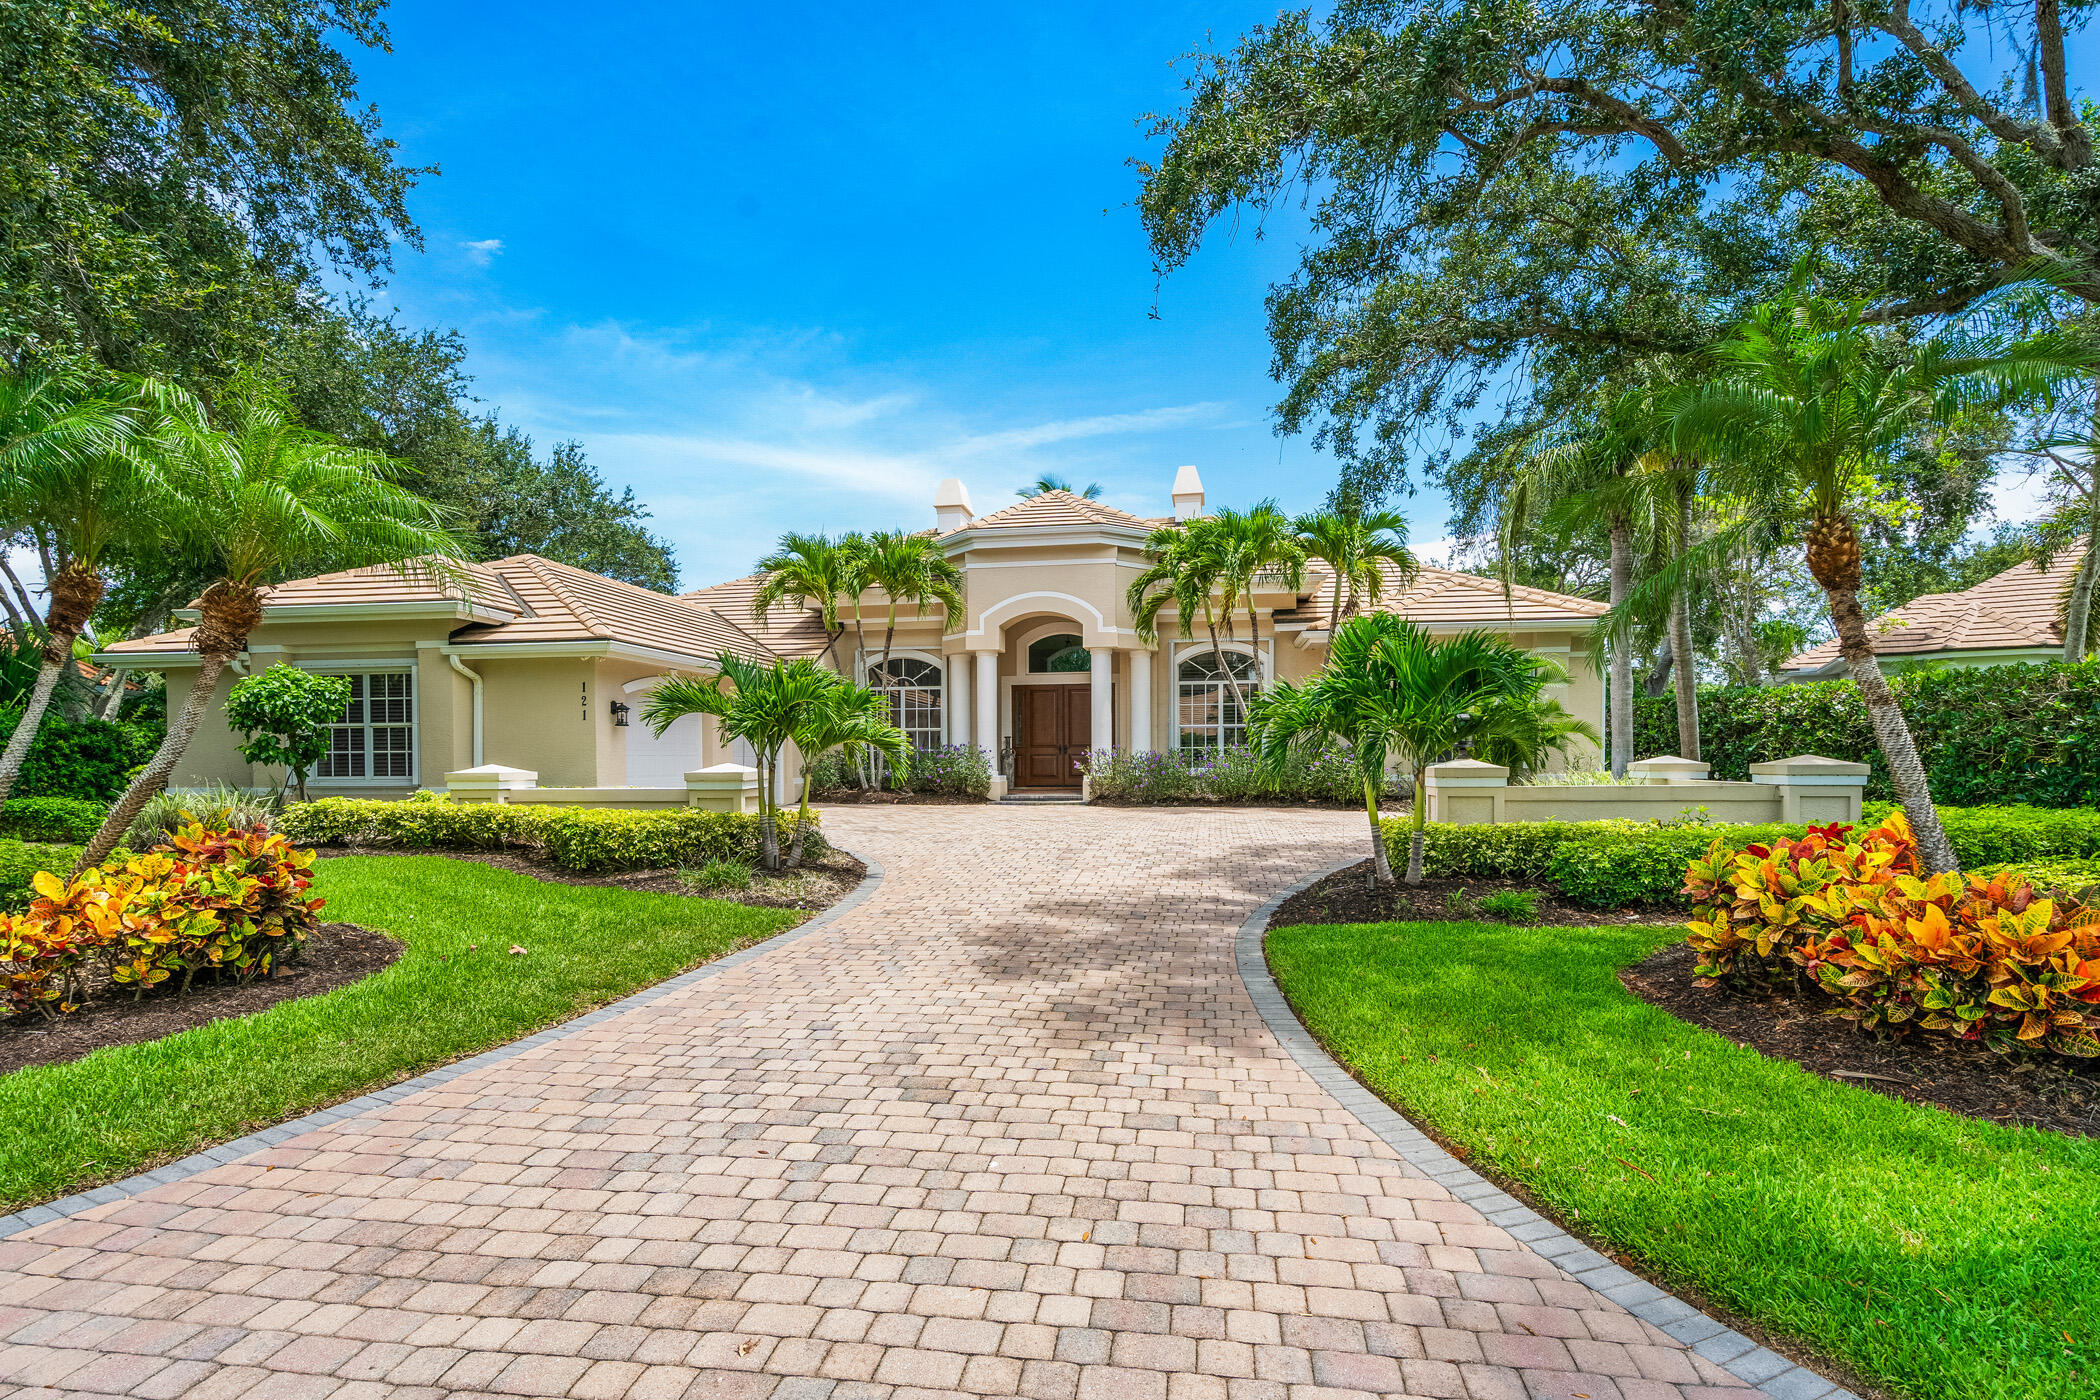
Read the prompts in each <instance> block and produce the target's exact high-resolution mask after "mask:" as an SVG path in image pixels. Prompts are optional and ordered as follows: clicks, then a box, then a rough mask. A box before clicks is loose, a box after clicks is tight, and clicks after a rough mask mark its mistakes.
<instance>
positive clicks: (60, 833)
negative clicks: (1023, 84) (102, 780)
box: [0, 797, 109, 845]
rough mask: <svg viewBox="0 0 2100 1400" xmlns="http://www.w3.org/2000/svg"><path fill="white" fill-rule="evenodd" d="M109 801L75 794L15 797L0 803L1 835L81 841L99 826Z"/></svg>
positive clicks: (79, 843)
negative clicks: (93, 800)
mask: <svg viewBox="0 0 2100 1400" xmlns="http://www.w3.org/2000/svg"><path fill="white" fill-rule="evenodd" d="M108 815H109V804H107V803H104V802H89V801H86V800H84V799H82V798H78V797H14V798H9V799H8V800H7V802H5V803H4V804H0V837H9V838H12V839H14V840H16V841H58V842H70V843H72V844H74V845H81V844H84V843H85V842H86V841H87V839H88V838H89V837H90V836H93V835H94V834H95V833H96V832H97V831H99V830H101V828H102V819H103V818H104V817H106V816H108Z"/></svg>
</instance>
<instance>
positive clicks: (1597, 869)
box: [1384, 802, 2100, 909]
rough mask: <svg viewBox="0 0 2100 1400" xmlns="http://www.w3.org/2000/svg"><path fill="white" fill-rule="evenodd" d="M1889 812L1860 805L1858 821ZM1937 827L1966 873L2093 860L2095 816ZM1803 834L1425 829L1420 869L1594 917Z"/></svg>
mask: <svg viewBox="0 0 2100 1400" xmlns="http://www.w3.org/2000/svg"><path fill="white" fill-rule="evenodd" d="M1895 810H1897V809H1896V808H1895V807H1894V806H1893V805H1891V804H1889V803H1885V802H1882V803H1875V802H1870V803H1867V804H1866V819H1867V820H1868V821H1870V822H1872V821H1880V820H1882V819H1883V818H1885V817H1886V816H1888V815H1889V813H1891V812H1893V811H1895ZM1939 811H1940V821H1941V823H1942V824H1943V825H1944V826H1945V827H1946V828H1947V835H1948V837H1949V839H1950V840H1952V841H1953V843H1954V851H1955V854H1956V855H1957V856H1959V857H1960V858H1961V863H1962V865H1963V867H1964V868H1965V869H1971V870H1986V869H1990V868H1992V867H1996V866H2000V865H2003V864H2005V863H2006V862H2009V861H2023V862H2037V861H2039V862H2062V861H2085V860H2093V859H2100V812H2096V811H2092V810H2088V809H2083V808H2049V807H2025V806H2018V807H1942V808H1940V809H1939ZM1384 829H1385V840H1386V851H1387V854H1388V856H1389V857H1390V858H1391V859H1392V860H1393V861H1394V862H1395V863H1396V865H1397V864H1400V863H1404V862H1405V861H1406V859H1407V840H1408V836H1409V828H1408V826H1407V823H1406V822H1405V821H1403V820H1400V819H1397V818H1396V819H1393V820H1390V821H1387V822H1386V823H1384ZM1807 830H1808V828H1807V827H1805V826H1800V825H1793V826H1789V825H1785V824H1782V823H1778V822H1767V823H1705V824H1702V823H1698V822H1679V823H1674V824H1671V825H1661V824H1658V823H1655V822H1638V821H1596V822H1497V823H1483V824H1480V825H1471V826H1452V825H1448V824H1445V823H1439V822H1432V823H1430V825H1429V827H1428V829H1427V832H1426V839H1425V841H1424V845H1423V851H1422V869H1423V872H1424V873H1425V874H1427V875H1430V876H1436V877H1445V876H1448V877H1452V878H1457V879H1465V878H1469V877H1470V878H1474V879H1501V880H1536V881H1540V882H1542V883H1548V884H1552V885H1554V886H1557V887H1558V888H1559V890H1560V892H1561V895H1562V896H1563V897H1564V898H1566V899H1567V900H1568V901H1569V902H1571V903H1575V904H1585V905H1589V906H1590V907H1592V908H1597V909H1620V908H1632V907H1642V906H1670V905H1682V904H1683V903H1684V902H1685V894H1684V869H1685V866H1686V865H1687V864H1689V863H1690V862H1691V861H1693V860H1696V859H1698V858H1699V857H1701V856H1703V855H1705V853H1706V851H1707V848H1708V847H1709V846H1711V845H1712V844H1713V843H1714V841H1715V840H1716V839H1718V840H1720V841H1721V842H1722V843H1723V844H1724V846H1725V847H1726V848H1728V849H1731V850H1740V849H1741V848H1743V847H1745V846H1749V845H1752V844H1754V843H1758V842H1771V841H1780V840H1790V839H1794V838H1798V837H1800V836H1802V835H1803V834H1804V833H1805V832H1806V831H1807Z"/></svg>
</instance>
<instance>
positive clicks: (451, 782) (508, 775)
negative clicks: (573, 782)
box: [445, 763, 540, 789]
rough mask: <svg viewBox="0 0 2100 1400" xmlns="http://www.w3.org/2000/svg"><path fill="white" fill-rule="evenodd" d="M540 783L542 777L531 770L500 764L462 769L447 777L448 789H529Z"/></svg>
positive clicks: (448, 774)
mask: <svg viewBox="0 0 2100 1400" xmlns="http://www.w3.org/2000/svg"><path fill="white" fill-rule="evenodd" d="M539 781H540V775H539V774H538V773H536V772H534V771H533V770H531V769H529V768H506V767H504V766H503V765H502V764H500V763H484V764H482V765H481V766H479V767H478V768H462V769H460V770H459V771H458V772H456V773H447V774H446V775H445V786H446V787H448V788H449V787H463V788H478V789H487V788H499V789H509V788H529V787H536V786H538V784H539Z"/></svg>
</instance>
